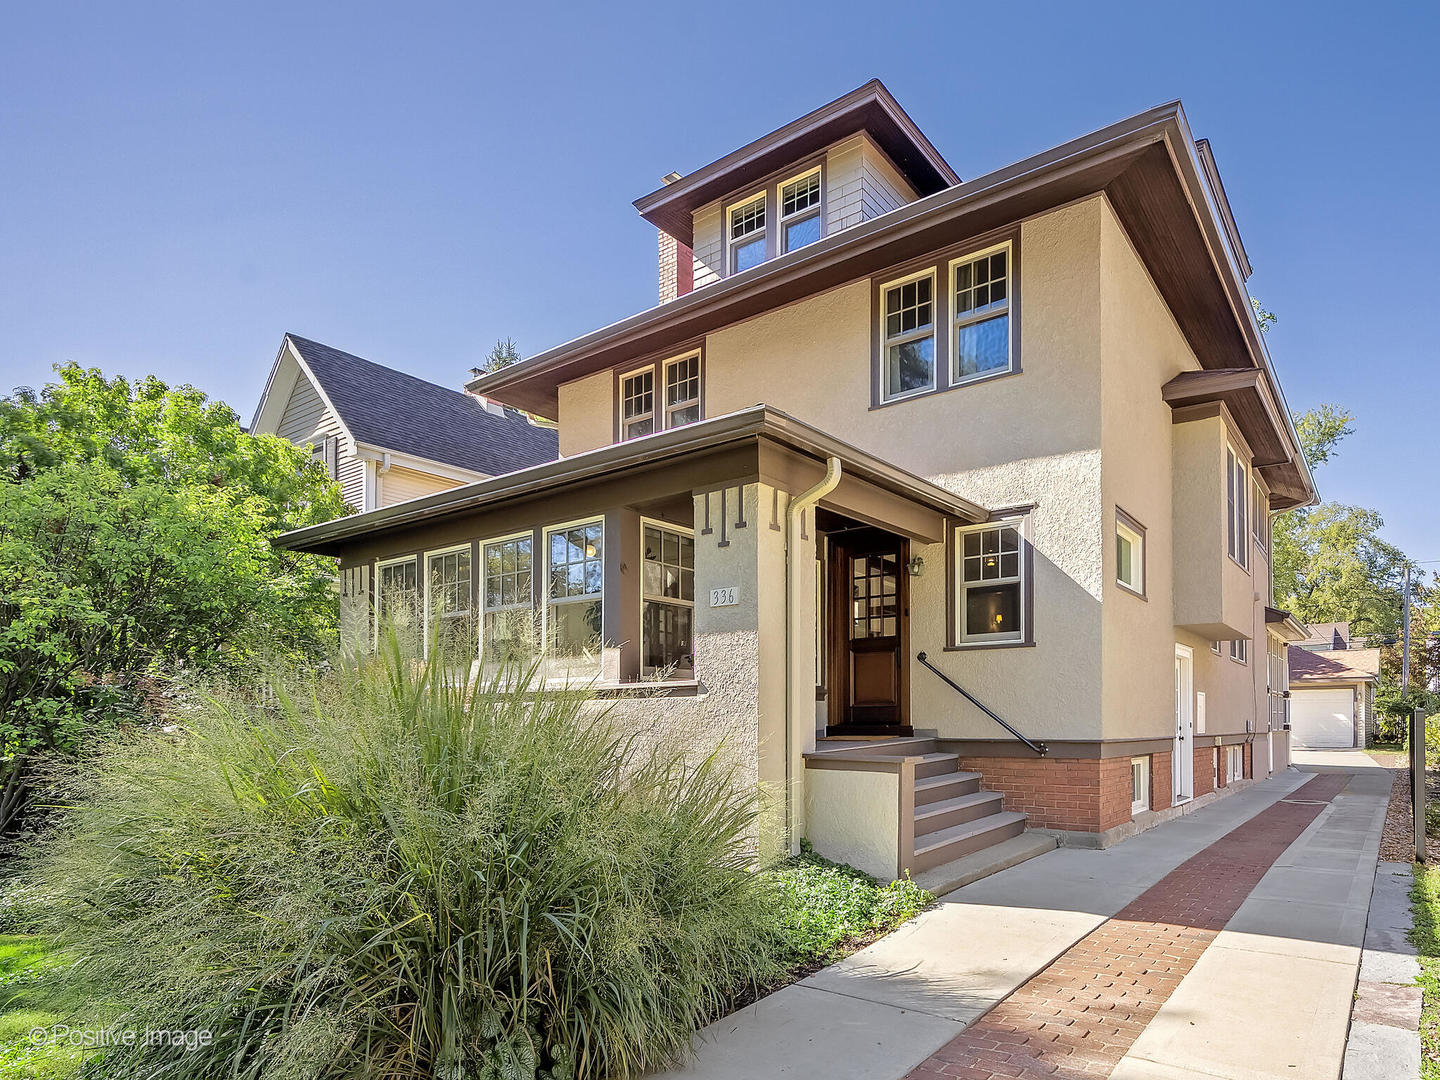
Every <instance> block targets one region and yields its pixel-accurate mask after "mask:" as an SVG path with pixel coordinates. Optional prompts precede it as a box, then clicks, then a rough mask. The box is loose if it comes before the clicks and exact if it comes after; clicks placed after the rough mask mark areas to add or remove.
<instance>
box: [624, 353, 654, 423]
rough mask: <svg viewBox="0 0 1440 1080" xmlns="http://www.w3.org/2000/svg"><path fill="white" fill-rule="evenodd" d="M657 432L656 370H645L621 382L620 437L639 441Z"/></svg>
mask: <svg viewBox="0 0 1440 1080" xmlns="http://www.w3.org/2000/svg"><path fill="white" fill-rule="evenodd" d="M654 430H655V369H654V368H653V367H648V368H644V369H643V370H641V371H636V372H633V373H632V374H630V375H626V376H625V377H624V378H623V379H621V380H620V437H621V438H622V439H638V438H639V437H640V436H642V435H649V434H650V433H651V432H652V431H654Z"/></svg>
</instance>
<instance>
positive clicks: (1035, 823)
mask: <svg viewBox="0 0 1440 1080" xmlns="http://www.w3.org/2000/svg"><path fill="white" fill-rule="evenodd" d="M1167 761H1168V755H1167ZM959 767H960V769H962V770H963V771H966V772H978V773H980V774H981V775H982V776H983V777H984V778H985V779H984V786H985V787H986V788H987V789H988V790H990V791H998V792H1000V793H1002V794H1003V795H1004V796H1005V809H1007V810H1018V811H1020V812H1021V813H1023V814H1028V815H1029V818H1030V821H1029V824H1030V826H1031V827H1032V828H1036V829H1069V830H1073V831H1077V832H1104V831H1105V830H1106V829H1109V828H1113V827H1114V826H1116V825H1121V824H1123V823H1124V822H1127V821H1129V820H1130V759H1129V758H1128V757H1115V758H1098V759H1097V758H1034V757H1025V758H1009V757H962V758H961V759H960V763H959ZM1165 786H1166V790H1167V791H1168V790H1169V786H1170V785H1169V782H1168V781H1167V782H1166V785H1165ZM1152 792H1153V787H1152ZM1167 805H1168V803H1167Z"/></svg>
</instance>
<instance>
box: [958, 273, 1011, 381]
mask: <svg viewBox="0 0 1440 1080" xmlns="http://www.w3.org/2000/svg"><path fill="white" fill-rule="evenodd" d="M954 274H955V306H954V313H955V343H954V348H953V349H952V364H951V366H952V368H953V369H954V370H953V371H952V372H951V376H950V381H951V382H952V383H961V382H965V381H967V380H969V379H975V378H979V377H981V376H984V375H990V374H993V373H994V372H997V371H1005V370H1007V369H1008V368H1009V367H1010V248H1009V247H1008V246H1005V247H1001V248H999V249H998V250H996V251H990V252H986V253H984V254H982V255H979V256H977V257H973V258H966V259H963V260H961V261H960V262H957V263H955V264H954Z"/></svg>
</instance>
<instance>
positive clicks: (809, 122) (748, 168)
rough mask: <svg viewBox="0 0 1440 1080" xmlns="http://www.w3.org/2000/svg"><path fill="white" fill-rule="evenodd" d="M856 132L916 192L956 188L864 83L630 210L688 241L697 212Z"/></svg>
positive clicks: (903, 117)
mask: <svg viewBox="0 0 1440 1080" xmlns="http://www.w3.org/2000/svg"><path fill="white" fill-rule="evenodd" d="M862 131H863V132H865V133H866V134H867V135H869V136H870V138H871V139H873V140H874V141H875V143H876V145H878V146H879V147H880V149H882V150H884V151H885V153H886V155H887V156H888V157H889V158H890V160H891V161H892V162H893V163H894V165H895V167H896V168H897V169H899V170H900V173H901V175H903V176H904V177H905V179H907V180H908V181H910V184H911V186H913V187H914V188H915V191H916V193H917V194H918V195H920V196H922V197H923V196H926V195H931V194H934V193H935V192H937V191H942V190H944V189H945V188H948V187H953V186H954V185H955V184H958V183H960V177H959V176H957V175H956V174H955V170H954V169H952V168H951V167H950V165H949V164H948V163H947V162H946V161H945V159H944V158H943V157H942V156H941V155H940V151H938V150H936V149H935V147H934V146H932V145H931V144H930V140H929V139H927V138H926V137H925V135H924V133H922V132H921V130H920V129H919V128H918V127H917V126H916V125H915V121H913V120H911V119H910V117H909V115H908V114H907V113H906V112H905V110H904V109H902V108H901V107H900V103H899V102H898V101H896V100H895V98H894V97H893V96H891V94H890V91H889V90H887V89H885V84H884V83H882V82H881V81H880V80H879V79H871V80H870V81H869V82H868V83H866V84H865V85H864V86H862V87H860V88H859V89H856V90H852V91H851V92H850V93H848V94H846V95H844V96H843V97H838V98H836V99H835V100H834V101H832V102H830V103H829V104H827V105H822V106H820V108H818V109H816V110H815V111H814V112H811V113H806V114H805V115H804V116H802V117H800V119H798V120H793V121H791V122H790V123H788V124H786V125H785V126H784V127H781V128H777V129H776V130H774V131H772V132H770V134H768V135H764V136H762V137H760V138H758V139H756V140H755V141H754V142H752V143H747V144H746V145H745V146H742V147H740V149H738V150H735V151H732V152H731V153H729V154H726V155H725V156H724V157H722V158H720V159H718V160H716V161H712V162H710V164H708V165H705V166H703V167H701V168H699V169H696V170H695V171H694V172H692V173H690V174H689V175H688V176H682V177H680V178H679V179H678V180H674V181H672V182H671V183H668V184H665V185H663V186H662V187H659V188H657V189H656V190H655V191H652V192H651V193H650V194H649V195H646V196H644V197H642V198H639V199H636V200H635V209H637V210H639V211H640V216H641V217H643V218H644V219H645V220H646V221H648V222H650V224H652V225H654V226H655V227H656V228H657V229H663V230H664V231H665V232H667V233H669V234H670V235H671V236H673V237H675V239H677V240H679V241H680V242H681V243H682V244H690V243H691V242H692V240H693V236H692V233H693V225H694V217H693V215H694V213H695V211H696V210H698V209H699V208H700V207H702V206H705V205H706V204H707V203H711V202H714V201H715V200H716V199H718V198H721V197H722V196H724V195H728V194H729V193H731V192H733V191H737V190H739V189H741V188H745V187H749V186H750V185H752V184H754V183H757V182H758V181H760V180H762V179H764V178H765V177H767V176H769V175H770V174H772V173H774V172H776V171H777V170H780V169H783V168H785V167H786V166H788V165H792V164H795V163H796V162H799V161H802V160H804V159H805V158H807V157H809V156H810V155H811V154H814V153H816V152H818V151H820V150H823V149H824V148H825V147H827V146H829V145H830V144H831V143H835V142H839V141H840V140H841V139H843V138H845V137H846V136H849V135H854V134H856V133H857V132H862Z"/></svg>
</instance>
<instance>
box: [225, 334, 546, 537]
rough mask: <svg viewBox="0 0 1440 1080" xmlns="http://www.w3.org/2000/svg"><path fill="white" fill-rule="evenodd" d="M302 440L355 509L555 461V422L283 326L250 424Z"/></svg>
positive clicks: (262, 430) (258, 430) (256, 431)
mask: <svg viewBox="0 0 1440 1080" xmlns="http://www.w3.org/2000/svg"><path fill="white" fill-rule="evenodd" d="M250 430H251V432H253V433H254V434H257V435H263V434H269V435H279V436H280V437H281V438H284V439H288V440H290V441H291V442H293V443H295V444H296V445H297V446H309V447H311V449H312V452H313V453H314V454H315V456H316V457H317V458H319V459H320V460H322V461H323V462H324V463H325V467H326V469H327V470H328V471H329V473H330V475H331V477H333V478H334V479H336V480H338V481H339V482H340V490H341V492H342V493H343V495H344V497H345V501H346V502H347V503H348V504H349V505H350V506H352V507H354V508H355V509H356V510H357V511H360V512H362V513H363V512H364V511H366V510H375V509H378V508H380V507H382V506H392V505H394V504H395V503H399V502H406V501H408V500H410V499H418V498H420V497H421V496H422V495H432V494H434V493H435V492H438V491H446V490H448V489H450V488H454V487H459V486H460V485H461V484H469V483H473V482H475V481H477V480H486V479H489V478H490V477H492V476H498V475H500V474H502V473H508V472H514V471H515V470H517V469H527V468H529V467H531V466H532V465H540V464H543V463H544V462H547V461H553V460H554V459H555V457H556V455H557V452H558V451H557V446H558V438H557V436H556V433H555V430H554V429H553V428H550V427H545V426H542V425H539V424H536V423H534V422H533V421H532V420H531V419H530V417H529V416H527V415H526V414H525V413H523V412H520V411H519V410H516V409H510V408H507V407H505V406H503V405H500V404H499V403H497V402H492V401H488V400H486V399H484V398H481V397H477V396H475V395H472V394H467V393H463V392H461V391H459V390H451V389H449V388H448V387H444V386H437V385H436V384H435V383H432V382H426V381H425V380H424V379H417V378H415V376H413V375H407V374H405V373H404V372H403V371H396V370H395V369H393V368H388V367H385V366H383V365H381V364H376V363H374V362H373V361H370V360H366V359H364V358H362V357H359V356H354V355H352V354H351V353H347V352H341V351H340V350H339V349H333V348H331V347H330V346H328V345H322V344H320V343H319V342H317V341H310V340H308V339H306V338H302V337H298V336H296V335H295V334H286V335H285V338H284V340H283V341H282V342H281V343H280V352H279V354H278V355H277V356H276V357H275V363H274V366H272V367H271V369H270V376H269V378H268V379H266V381H265V391H264V393H263V394H262V395H261V397H260V404H259V405H257V406H256V407H255V415H254V418H253V420H252V421H251V424H250Z"/></svg>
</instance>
